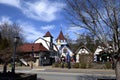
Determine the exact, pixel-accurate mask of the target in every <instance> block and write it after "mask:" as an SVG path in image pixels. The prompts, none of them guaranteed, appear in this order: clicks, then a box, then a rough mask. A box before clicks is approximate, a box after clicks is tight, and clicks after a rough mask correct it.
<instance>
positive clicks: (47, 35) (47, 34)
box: [43, 31, 53, 38]
mask: <svg viewBox="0 0 120 80" xmlns="http://www.w3.org/2000/svg"><path fill="white" fill-rule="evenodd" d="M43 37H52V38H53V36H52V35H51V33H50V32H49V31H48V32H47V33H46V34H45V35H44V36H43Z"/></svg>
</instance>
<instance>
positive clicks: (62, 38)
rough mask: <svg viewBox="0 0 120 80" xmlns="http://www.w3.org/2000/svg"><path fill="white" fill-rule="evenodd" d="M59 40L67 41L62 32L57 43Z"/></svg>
mask: <svg viewBox="0 0 120 80" xmlns="http://www.w3.org/2000/svg"><path fill="white" fill-rule="evenodd" d="M57 40H66V39H65V37H64V35H63V32H62V31H60V34H59V36H58V37H57V39H56V41H57Z"/></svg>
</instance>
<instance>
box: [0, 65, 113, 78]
mask: <svg viewBox="0 0 120 80" xmlns="http://www.w3.org/2000/svg"><path fill="white" fill-rule="evenodd" d="M0 69H1V70H2V69H3V67H2V66H0ZM8 70H11V67H8ZM16 70H34V71H48V72H64V73H86V74H103V75H112V76H115V71H114V70H112V69H80V68H71V69H68V68H53V67H52V66H39V67H33V68H32V69H31V68H30V67H29V66H27V67H26V66H22V67H16Z"/></svg>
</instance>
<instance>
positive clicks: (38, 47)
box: [18, 43, 48, 52]
mask: <svg viewBox="0 0 120 80" xmlns="http://www.w3.org/2000/svg"><path fill="white" fill-rule="evenodd" d="M32 47H33V50H34V52H40V51H48V50H47V49H46V48H45V47H44V46H43V45H42V43H34V44H30V43H26V44H23V45H21V46H19V47H18V50H19V51H20V52H33V51H32Z"/></svg>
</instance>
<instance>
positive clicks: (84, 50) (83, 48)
mask: <svg viewBox="0 0 120 80" xmlns="http://www.w3.org/2000/svg"><path fill="white" fill-rule="evenodd" d="M76 53H77V54H91V53H92V52H91V51H90V50H89V49H88V48H87V47H86V46H81V47H79V48H78V50H77V51H76Z"/></svg>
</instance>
